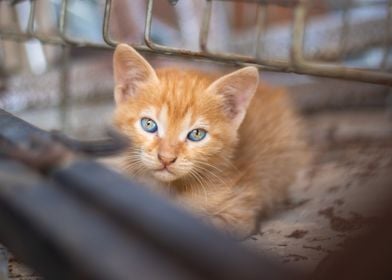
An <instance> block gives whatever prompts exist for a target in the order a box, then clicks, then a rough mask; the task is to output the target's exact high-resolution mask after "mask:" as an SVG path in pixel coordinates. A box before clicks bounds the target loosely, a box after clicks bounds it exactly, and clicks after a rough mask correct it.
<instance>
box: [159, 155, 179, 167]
mask: <svg viewBox="0 0 392 280" xmlns="http://www.w3.org/2000/svg"><path fill="white" fill-rule="evenodd" d="M158 159H159V161H160V162H161V163H162V164H163V165H164V166H168V165H170V164H172V163H174V162H175V161H176V160H177V157H176V156H163V155H161V154H158Z"/></svg>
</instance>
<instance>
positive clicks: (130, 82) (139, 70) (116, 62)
mask: <svg viewBox="0 0 392 280" xmlns="http://www.w3.org/2000/svg"><path fill="white" fill-rule="evenodd" d="M113 69H114V82H115V88H114V99H115V101H116V103H117V104H120V103H121V102H124V101H125V100H127V98H129V97H131V96H132V95H134V94H135V93H136V91H137V89H138V87H139V86H140V85H142V84H145V83H158V82H159V80H158V77H157V75H156V73H155V71H154V69H153V68H152V67H151V65H150V64H149V63H148V62H147V61H146V60H145V59H144V58H143V57H142V56H141V55H140V54H139V53H138V52H137V51H135V50H134V49H133V48H132V47H130V46H128V45H127V44H119V45H118V46H117V47H116V50H115V51H114V56H113Z"/></svg>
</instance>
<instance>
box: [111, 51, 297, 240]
mask: <svg viewBox="0 0 392 280" xmlns="http://www.w3.org/2000/svg"><path fill="white" fill-rule="evenodd" d="M114 77H115V92H114V97H115V101H116V109H115V113H114V122H115V124H116V126H117V127H118V128H119V129H120V130H121V131H122V132H123V133H125V134H126V135H127V136H128V137H129V138H130V139H131V141H132V147H131V148H130V150H128V151H126V152H125V153H124V159H123V163H124V168H125V171H126V172H127V173H128V174H130V175H132V176H133V177H134V178H136V179H139V180H141V181H146V180H147V181H149V183H150V184H155V185H157V186H158V187H159V188H161V190H164V191H166V190H167V193H169V194H170V196H172V197H173V198H175V199H176V200H178V201H179V202H180V203H181V204H183V205H184V206H186V207H187V208H189V209H191V210H192V211H194V212H195V213H197V214H200V215H202V216H203V217H208V220H209V221H211V222H212V223H213V224H215V225H217V226H219V227H222V228H224V229H226V230H227V231H229V232H231V233H234V234H237V235H240V236H242V237H244V236H246V235H248V234H251V233H252V231H253V230H254V229H255V225H256V221H257V217H258V216H259V214H260V213H265V212H266V211H268V210H269V209H270V208H272V207H273V206H275V205H276V204H277V203H279V202H281V201H283V200H284V199H285V198H286V193H287V186H288V185H289V184H290V183H292V182H293V180H294V179H295V176H296V173H297V171H298V170H299V168H300V167H301V165H302V162H303V159H304V144H303V142H302V141H301V138H300V130H299V128H298V125H297V123H298V122H297V117H296V116H295V115H294V113H293V111H292V108H291V105H290V103H289V102H288V100H287V97H286V94H285V92H284V91H282V90H281V89H275V88H270V87H268V86H266V85H260V86H259V85H258V84H259V75H258V71H257V69H256V68H255V67H245V68H243V69H240V70H238V71H235V72H233V73H231V74H228V75H225V76H223V77H221V78H216V77H214V76H211V75H210V74H206V73H202V72H197V71H186V70H182V69H159V70H157V71H155V70H154V69H153V68H152V67H151V66H150V65H149V64H148V62H147V61H146V60H145V59H144V58H143V57H142V56H140V55H139V54H138V53H137V52H136V51H135V50H134V49H132V48H131V47H129V46H128V45H125V44H120V45H119V46H118V47H117V48H116V50H115V53H114ZM255 93H256V94H255Z"/></svg>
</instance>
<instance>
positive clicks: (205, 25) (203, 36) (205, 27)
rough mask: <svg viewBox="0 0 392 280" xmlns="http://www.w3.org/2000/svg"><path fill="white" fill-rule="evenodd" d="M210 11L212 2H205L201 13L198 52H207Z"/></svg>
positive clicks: (208, 0) (209, 0)
mask: <svg viewBox="0 0 392 280" xmlns="http://www.w3.org/2000/svg"><path fill="white" fill-rule="evenodd" d="M211 10H212V1H211V0H207V1H206V3H205V7H204V11H203V19H202V22H201V28H200V35H199V47H200V50H202V51H204V52H207V41H208V34H209V30H210V21H211Z"/></svg>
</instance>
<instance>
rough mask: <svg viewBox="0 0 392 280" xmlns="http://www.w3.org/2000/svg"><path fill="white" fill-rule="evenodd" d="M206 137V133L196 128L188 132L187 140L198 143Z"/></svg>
mask: <svg viewBox="0 0 392 280" xmlns="http://www.w3.org/2000/svg"><path fill="white" fill-rule="evenodd" d="M206 135H207V131H205V130H204V129H201V128H197V129H194V130H192V131H191V132H189V133H188V136H187V138H188V139H189V140H191V141H194V142H198V141H201V140H203V139H204V137H206Z"/></svg>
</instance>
